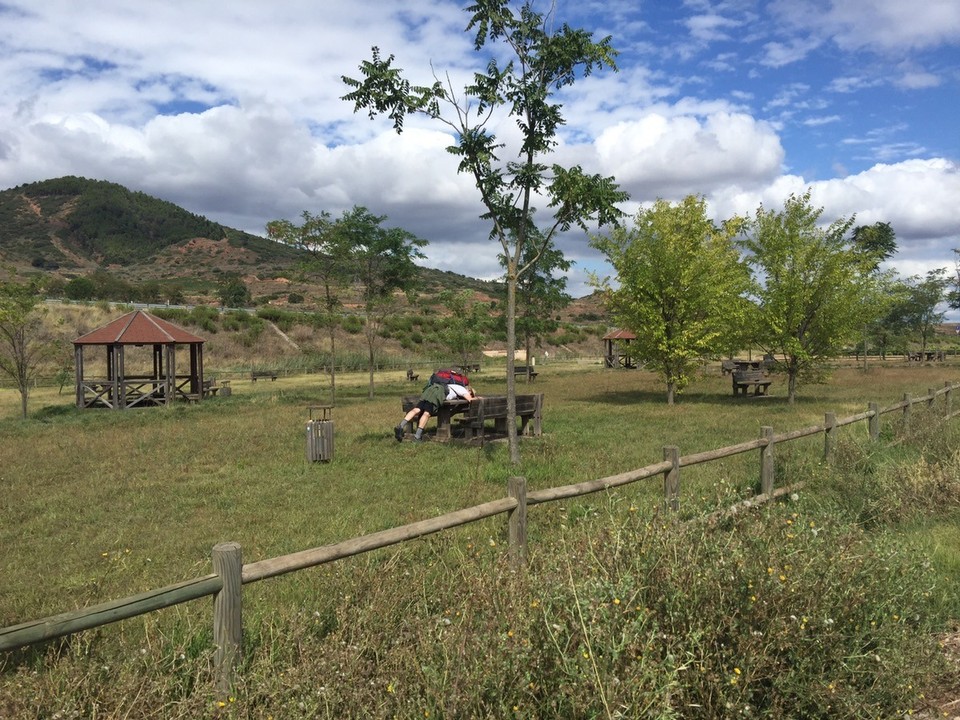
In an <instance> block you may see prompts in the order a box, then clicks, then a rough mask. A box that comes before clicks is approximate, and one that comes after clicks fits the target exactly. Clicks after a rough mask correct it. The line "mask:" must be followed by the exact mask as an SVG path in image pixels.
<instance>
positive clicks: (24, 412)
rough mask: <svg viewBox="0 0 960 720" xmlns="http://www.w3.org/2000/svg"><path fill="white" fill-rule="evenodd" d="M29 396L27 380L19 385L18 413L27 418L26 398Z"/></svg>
mask: <svg viewBox="0 0 960 720" xmlns="http://www.w3.org/2000/svg"><path fill="white" fill-rule="evenodd" d="M29 396H30V384H29V380H28V381H26V382H23V383H21V385H20V414H21V415H22V416H23V419H24V420H26V419H27V398H28V397H29Z"/></svg>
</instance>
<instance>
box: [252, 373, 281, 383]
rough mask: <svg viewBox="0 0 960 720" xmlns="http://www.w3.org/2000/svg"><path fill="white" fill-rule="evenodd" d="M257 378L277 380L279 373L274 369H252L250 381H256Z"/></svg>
mask: <svg viewBox="0 0 960 720" xmlns="http://www.w3.org/2000/svg"><path fill="white" fill-rule="evenodd" d="M257 378H270V379H271V380H276V379H277V374H276V373H275V372H273V371H272V370H251V371H250V382H256V381H257Z"/></svg>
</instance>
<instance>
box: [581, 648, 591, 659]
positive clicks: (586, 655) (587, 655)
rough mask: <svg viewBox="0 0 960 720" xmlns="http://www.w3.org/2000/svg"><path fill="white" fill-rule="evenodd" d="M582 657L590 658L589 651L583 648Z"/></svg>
mask: <svg viewBox="0 0 960 720" xmlns="http://www.w3.org/2000/svg"><path fill="white" fill-rule="evenodd" d="M583 657H584V658H585V659H587V660H589V659H590V653H588V652H587V651H586V650H584V651H583Z"/></svg>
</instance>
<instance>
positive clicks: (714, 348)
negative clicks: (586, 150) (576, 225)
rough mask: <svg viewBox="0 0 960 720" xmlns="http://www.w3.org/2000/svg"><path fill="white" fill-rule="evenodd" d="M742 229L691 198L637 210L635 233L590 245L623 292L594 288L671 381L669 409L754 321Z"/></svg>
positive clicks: (643, 355) (616, 233) (620, 231)
mask: <svg viewBox="0 0 960 720" xmlns="http://www.w3.org/2000/svg"><path fill="white" fill-rule="evenodd" d="M741 226H742V220H740V219H739V218H733V219H731V220H727V221H725V222H724V223H723V224H722V225H721V226H720V227H716V226H715V225H714V224H713V222H712V221H711V220H710V219H709V218H708V217H707V212H706V202H705V201H704V200H703V199H702V198H697V197H694V196H692V195H691V196H687V197H686V198H685V199H684V200H683V201H681V202H679V203H677V204H675V205H674V204H671V203H669V202H667V201H665V200H657V201H656V202H655V203H654V205H653V206H652V207H651V208H649V209H647V210H641V211H640V212H638V213H637V216H636V219H635V221H634V226H633V228H630V229H627V228H614V230H613V231H612V233H611V234H610V235H609V236H596V237H594V238H593V239H592V241H591V244H592V245H593V246H594V247H596V248H597V249H599V250H600V251H601V252H603V253H604V254H605V255H606V256H607V258H608V260H609V261H610V263H611V264H612V265H613V267H614V269H615V270H616V271H617V280H618V282H619V287H618V288H617V289H612V288H611V287H610V285H609V283H608V282H607V281H606V280H603V281H596V280H595V281H594V284H595V285H597V286H599V287H600V288H601V289H603V290H604V292H605V294H606V298H607V305H608V307H609V308H610V310H611V311H612V312H613V314H614V316H615V317H616V318H617V320H618V322H619V323H620V324H621V325H622V326H623V327H626V328H629V329H630V330H632V331H633V332H634V333H635V334H636V335H637V339H636V340H635V341H634V344H633V345H632V348H633V354H634V356H635V357H637V358H639V359H641V360H643V361H644V362H645V363H647V364H648V365H649V366H651V367H653V368H655V369H656V371H657V372H658V373H659V374H660V376H661V377H662V378H663V380H664V381H665V382H666V390H667V403H668V404H671V405H672V404H673V402H674V396H675V395H676V394H677V393H680V392H682V391H683V389H684V388H685V387H686V385H687V384H688V383H689V381H690V376H691V374H692V372H693V371H694V370H695V368H697V367H698V366H699V365H701V364H702V363H703V362H704V361H705V360H706V359H707V358H708V357H709V356H711V355H716V354H718V353H719V352H721V351H722V350H725V349H727V348H728V347H729V346H730V344H731V341H730V336H731V334H732V333H734V332H736V331H737V330H738V329H739V328H741V327H742V326H743V324H744V321H745V318H746V317H747V305H748V302H747V301H746V300H745V298H744V295H745V294H746V292H747V290H748V289H749V285H750V275H749V272H748V270H747V268H746V266H745V265H744V264H743V262H742V261H741V260H740V256H739V253H738V251H737V248H736V245H735V244H734V242H733V238H734V236H735V235H736V234H737V233H738V232H739V230H740V228H741Z"/></svg>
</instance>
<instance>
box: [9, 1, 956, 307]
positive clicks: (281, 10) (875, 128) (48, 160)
mask: <svg viewBox="0 0 960 720" xmlns="http://www.w3.org/2000/svg"><path fill="white" fill-rule="evenodd" d="M466 4H467V3H463V4H461V3H458V2H452V1H450V0H406V1H405V2H381V1H377V2H374V0H351V1H350V2H341V1H340V0H327V1H326V2H322V3H319V2H313V1H311V0H288V1H286V2H283V1H281V2H273V3H265V2H253V1H250V0H231V1H230V2H226V1H225V0H221V1H218V2H213V1H203V0H199V1H198V0H192V1H184V0H167V1H165V2H142V3H141V2H138V3H132V2H129V0H91V2H87V3H77V2H75V1H74V0H44V2H42V3H40V2H35V0H0V187H4V188H6V187H13V186H15V185H18V184H20V183H25V182H32V181H35V180H40V179H45V178H49V177H58V176H61V175H67V174H73V175H82V176H85V177H90V178H97V179H105V180H111V181H115V182H119V183H122V184H124V185H127V186H128V187H131V188H133V189H136V190H142V191H144V192H147V193H150V194H152V195H156V196H158V197H161V198H164V199H167V200H171V201H173V202H176V203H178V204H180V205H183V206H184V207H186V208H188V209H189V210H191V211H193V212H197V213H201V214H203V215H206V216H207V217H210V218H211V219H214V220H217V221H220V222H223V223H225V224H228V225H231V226H234V227H239V228H242V229H244V230H248V231H250V232H255V233H260V234H262V233H263V231H264V226H265V224H266V222H267V221H268V220H271V219H276V218H291V219H293V218H296V217H297V216H298V215H299V214H300V212H301V211H303V210H309V211H311V212H319V211H321V210H329V211H330V212H332V213H333V214H335V215H337V214H339V213H340V212H342V211H343V210H346V209H349V208H350V207H352V206H353V205H355V204H362V205H365V206H367V207H368V208H370V209H371V210H372V211H373V212H376V213H378V214H384V215H387V216H388V217H389V224H391V225H397V226H401V227H404V228H405V229H408V230H410V231H412V232H415V233H417V234H418V235H420V236H422V237H424V238H425V239H427V240H429V241H430V245H429V246H428V247H427V248H426V251H427V254H428V260H427V264H429V265H431V266H432V267H439V268H442V269H448V270H454V271H457V272H462V273H464V274H468V275H473V276H476V277H484V278H489V277H495V276H496V275H497V273H498V269H497V263H496V249H497V246H495V245H494V244H492V243H491V242H490V241H488V240H487V239H486V238H487V228H486V226H485V225H484V223H483V222H482V221H481V220H479V218H478V215H479V214H480V211H481V208H480V206H479V201H478V197H477V194H476V191H475V189H474V188H473V187H472V186H471V183H470V181H469V178H466V177H463V176H459V177H458V176H457V175H456V172H455V169H456V168H455V161H454V159H453V158H452V157H450V156H449V155H448V154H447V153H446V152H445V151H444V148H445V146H446V145H447V144H449V138H448V137H447V136H445V135H444V131H445V129H446V128H445V127H444V126H442V125H439V124H437V123H430V122H428V121H425V120H413V121H410V122H408V124H407V129H406V132H405V133H404V134H403V135H402V136H400V137H398V136H396V135H395V134H394V133H393V132H392V131H391V129H390V127H389V126H388V124H387V123H386V122H381V121H369V120H368V119H367V118H366V116H365V115H354V114H353V112H352V107H351V106H350V105H348V104H347V103H345V102H343V101H342V100H340V97H341V96H342V95H343V94H344V93H345V92H346V88H345V87H344V86H343V84H342V83H341V82H340V76H341V75H354V76H355V75H356V74H357V65H358V64H359V63H360V62H361V61H362V60H364V59H367V58H368V57H369V53H370V47H371V46H372V45H377V46H379V47H380V48H381V49H382V51H383V52H384V53H387V54H389V53H393V54H395V55H396V56H397V65H399V66H400V67H402V68H404V70H405V71H406V73H407V74H408V75H409V77H410V78H411V79H412V80H414V81H416V82H429V81H430V80H431V79H432V72H433V69H435V70H437V71H439V72H441V73H449V74H450V76H451V78H452V79H453V80H454V83H455V84H456V85H459V86H462V82H463V81H464V80H465V79H466V78H467V77H468V73H470V72H472V71H473V70H474V69H476V68H478V67H482V65H483V64H484V63H485V58H480V57H478V56H477V55H476V54H475V53H474V52H473V49H472V42H471V40H472V38H471V37H470V36H468V35H467V34H465V33H464V32H463V30H464V27H465V25H466V21H467V18H468V16H467V14H466V13H465V12H464V11H463V7H464V6H465V5H466ZM538 7H540V8H542V9H544V10H546V9H548V8H549V3H547V2H540V3H538ZM556 17H557V20H558V21H559V22H567V23H569V24H571V25H573V26H575V27H583V28H586V29H589V30H591V31H593V32H595V34H596V36H597V37H598V38H599V37H602V36H605V35H611V36H612V42H613V45H614V47H616V48H617V49H618V50H619V51H620V56H619V59H618V64H619V72H617V73H610V72H603V73H599V74H596V75H594V76H591V77H590V78H589V79H587V80H584V81H582V82H579V83H577V84H576V85H574V86H573V87H572V88H570V89H569V90H568V91H566V92H565V93H564V95H563V96H562V100H563V103H564V112H565V117H566V119H567V126H566V127H565V129H564V132H563V137H562V142H561V144H560V146H559V147H558V149H557V152H556V157H555V158H554V159H555V160H556V161H557V162H561V163H564V164H572V163H579V164H581V165H583V167H584V169H585V170H587V171H589V172H598V173H602V174H604V175H614V176H616V177H617V179H618V181H619V182H620V183H621V185H622V187H623V188H624V189H626V190H627V191H628V192H629V193H630V195H631V201H630V202H629V203H627V204H625V206H624V209H625V210H626V211H627V212H630V213H633V212H635V211H636V209H637V208H638V207H640V206H641V205H642V204H643V203H649V202H651V201H652V200H654V199H656V198H657V197H663V198H666V199H670V200H677V199H680V198H682V197H683V196H685V195H686V194H689V193H694V194H699V195H703V196H704V197H705V198H706V199H707V202H708V207H709V209H710V212H711V214H712V215H713V216H714V217H715V218H716V219H718V220H719V219H723V218H726V217H730V216H731V215H733V214H735V213H740V214H752V213H753V212H754V211H755V210H756V208H757V207H758V206H759V205H760V204H761V203H762V204H763V205H764V207H766V208H775V207H780V206H781V205H782V202H783V200H784V198H785V197H787V196H788V195H789V194H791V193H801V192H803V191H804V190H806V189H807V188H811V190H812V193H813V200H814V202H815V203H816V204H817V205H821V206H823V207H824V208H825V213H824V219H825V220H828V221H829V220H832V219H835V218H837V217H840V216H843V217H848V216H850V215H853V214H856V216H857V224H870V223H874V222H878V221H883V222H889V223H891V225H892V226H893V228H894V230H895V232H896V233H897V238H898V242H899V246H900V252H899V253H898V255H897V256H896V257H895V258H893V259H892V261H891V263H890V264H891V266H892V267H895V268H896V270H897V271H898V272H900V273H901V274H902V275H905V276H908V275H913V274H917V273H922V272H925V271H926V270H928V269H931V268H934V267H949V268H951V270H952V269H953V267H954V254H953V252H952V250H953V248H955V247H960V169H958V167H960V129H958V122H957V120H956V109H957V108H958V106H960V102H958V100H960V92H958V91H960V2H957V0H920V1H917V2H912V3H908V2H904V0H773V1H772V2H767V1H761V0H719V1H716V0H676V1H673V0H669V1H668V0H657V1H656V2H653V1H650V2H643V1H642V0H640V1H637V0H631V1H629V2H627V1H623V0H609V1H606V2H599V1H595V0H557V2H556ZM431 68H433V69H431ZM500 132H501V133H502V134H503V136H504V137H505V138H510V137H511V135H512V134H513V130H512V128H511V127H510V125H509V124H504V125H503V126H501V128H500ZM562 247H563V248H564V250H565V252H566V253H567V255H568V256H569V257H570V258H571V259H573V260H574V261H575V262H576V266H575V267H574V270H573V271H572V274H571V285H570V288H571V290H572V291H573V292H574V294H584V293H586V292H588V288H587V287H586V285H585V284H584V280H585V273H586V271H588V270H595V271H598V272H601V273H603V272H604V271H605V270H606V268H605V266H604V264H603V263H602V261H601V259H600V258H599V257H598V256H597V255H596V253H595V252H594V251H592V250H591V249H590V248H589V247H588V246H587V243H586V239H585V238H584V237H583V236H582V235H570V236H567V237H565V238H563V241H562Z"/></svg>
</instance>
